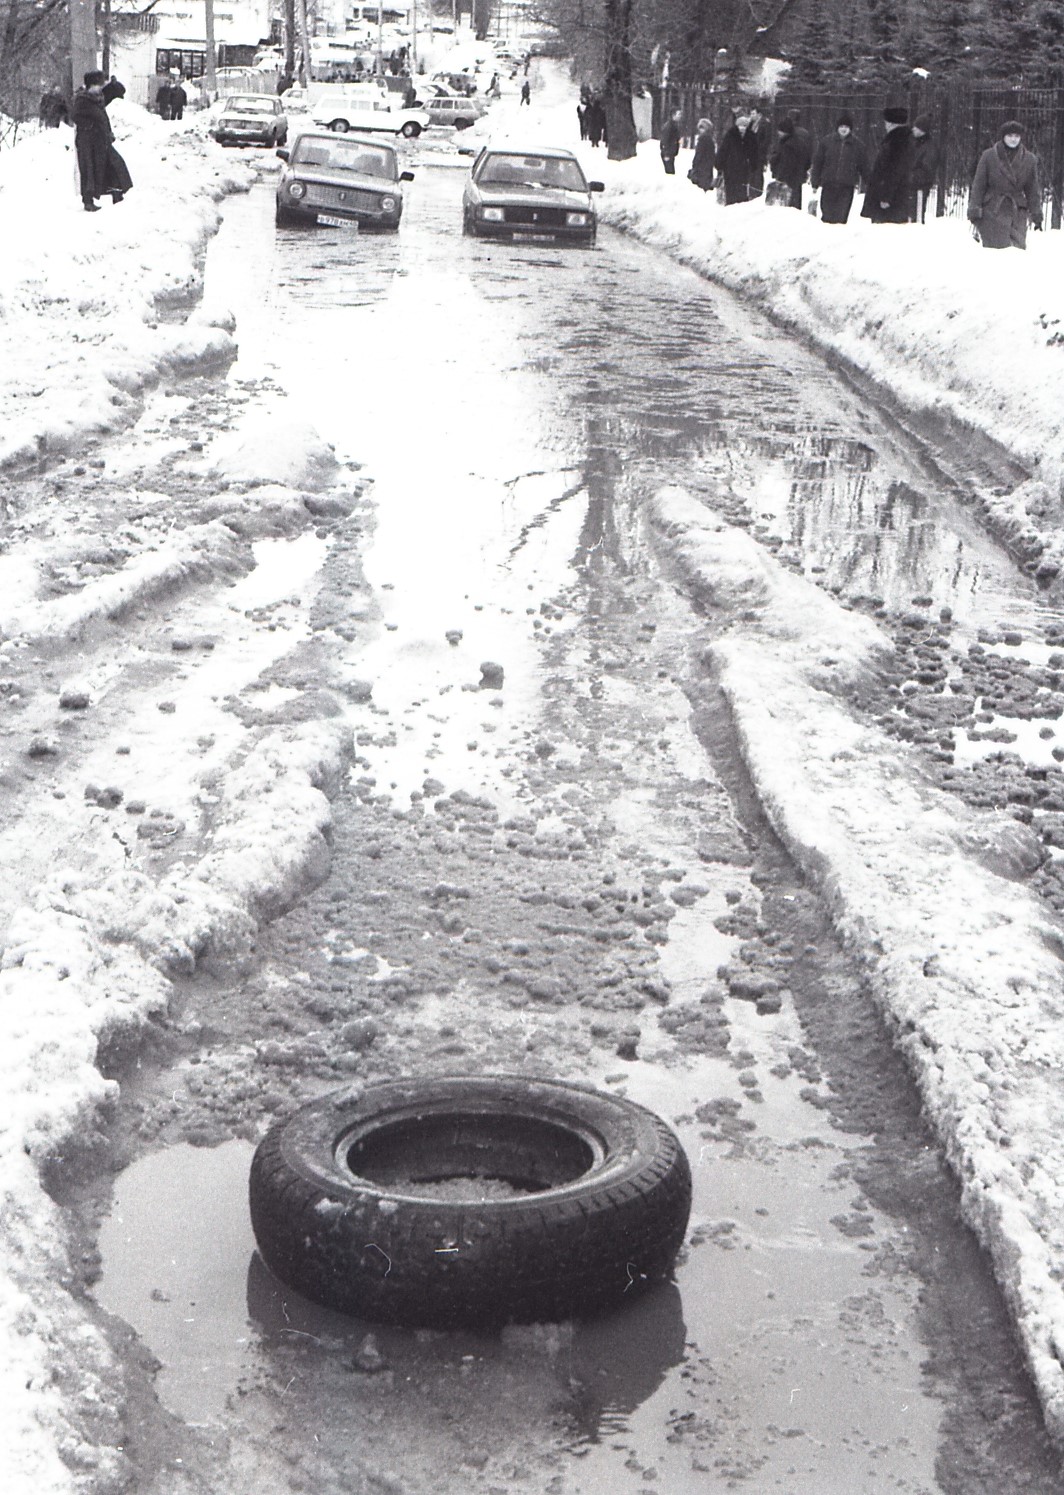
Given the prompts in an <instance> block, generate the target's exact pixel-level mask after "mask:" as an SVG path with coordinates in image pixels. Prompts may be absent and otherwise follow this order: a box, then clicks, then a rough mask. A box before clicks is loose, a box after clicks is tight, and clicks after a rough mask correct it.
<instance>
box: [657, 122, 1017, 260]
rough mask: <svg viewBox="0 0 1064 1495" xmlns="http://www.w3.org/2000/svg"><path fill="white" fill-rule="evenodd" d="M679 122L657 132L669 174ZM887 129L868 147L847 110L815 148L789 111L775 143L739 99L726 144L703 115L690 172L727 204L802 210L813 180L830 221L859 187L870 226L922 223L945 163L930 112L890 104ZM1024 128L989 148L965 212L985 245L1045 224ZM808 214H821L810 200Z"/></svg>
mask: <svg viewBox="0 0 1064 1495" xmlns="http://www.w3.org/2000/svg"><path fill="white" fill-rule="evenodd" d="M682 127H683V113H682V111H681V110H679V109H675V110H673V111H672V112H671V113H670V114H669V116H668V117H667V118H666V120H665V122H664V123H663V124H662V127H661V131H660V134H659V139H658V147H659V150H660V153H661V160H662V165H663V167H664V169H665V171H666V173H667V174H668V175H670V176H672V175H674V174H675V171H676V159H677V156H678V155H679V151H680V143H681V139H682V133H683V128H682ZM883 132H884V133H883V139H882V140H881V142H880V144H879V146H878V148H876V149H875V150H874V151H870V150H869V149H868V147H867V146H866V145H865V143H864V142H863V141H862V140H860V139H859V138H858V137H857V135H855V134H854V122H853V117H852V115H850V114H848V113H840V114H839V116H838V118H837V120H836V122H835V127H834V129H833V130H831V131H830V132H829V133H828V134H827V135H825V136H823V138H822V139H821V140H820V141H819V142H818V143H817V144H816V145H815V146H814V144H813V139H812V136H811V135H810V133H809V131H808V130H807V129H805V128H804V127H803V126H802V125H801V124H800V123H799V121H798V118H797V116H796V115H795V114H793V113H789V114H786V115H784V116H783V118H782V119H781V120H780V121H779V123H778V124H777V126H776V128H775V132H774V133H775V140H774V141H772V139H771V136H772V133H773V132H772V130H771V127H770V125H769V122H768V120H767V118H766V116H765V113H764V112H763V111H762V110H761V109H759V108H757V107H756V106H750V107H745V106H741V107H739V108H736V109H735V110H734V111H733V114H732V119H731V123H730V124H729V125H728V127H727V128H726V129H725V130H724V131H723V133H722V134H721V137H720V140H719V141H716V140H715V139H714V134H713V125H712V122H711V121H710V120H709V119H700V120H699V121H698V123H697V125H696V127H695V136H694V160H693V161H692V163H691V169H690V170H689V171H688V173H687V175H688V179H689V180H690V181H691V182H692V183H693V184H694V185H695V186H696V187H699V188H700V189H701V190H702V191H703V192H708V191H710V190H711V189H714V188H716V189H718V190H719V191H720V192H721V193H722V195H723V199H724V202H725V204H726V205H731V204H734V203H741V202H749V201H751V200H752V199H754V198H757V197H760V196H762V194H764V195H765V199H766V201H775V202H777V203H781V204H783V205H785V206H788V207H792V208H801V207H802V196H803V189H804V187H805V184H806V182H807V181H808V182H809V184H810V185H811V187H812V188H813V191H814V192H816V193H818V194H819V199H818V206H819V212H820V217H821V218H822V219H823V221H824V222H825V223H846V222H847V221H848V219H849V216H850V210H851V208H852V206H853V200H854V195H855V193H856V192H858V191H859V190H863V192H864V203H863V206H862V208H861V216H862V217H863V218H867V219H869V220H870V221H871V222H872V223H923V222H924V221H925V219H926V214H927V204H928V199H929V197H930V195H931V192H932V189H933V188H934V186H935V183H936V180H937V178H938V171H939V161H940V158H939V150H938V146H937V144H936V142H935V140H934V132H933V129H932V122H931V119H930V116H928V115H926V114H920V115H917V117H916V118H915V119H914V120H913V121H912V123H911V124H910V122H909V114H908V110H906V109H904V108H900V107H895V106H891V107H889V108H886V109H884V110H883ZM1023 134H1024V131H1023V126H1022V125H1021V124H1020V123H1019V122H1018V121H1016V120H1009V121H1008V122H1007V123H1006V124H1005V125H1004V126H1003V127H1002V130H1001V135H1000V139H999V140H998V141H997V143H996V144H995V145H993V146H991V147H990V149H989V150H986V151H984V152H983V154H982V156H981V158H980V161H979V165H978V168H977V170H976V173H975V178H974V180H973V182H972V187H971V193H970V197H969V207H968V217H969V219H970V221H971V222H972V223H973V225H974V227H975V229H976V232H977V234H978V237H979V239H980V242H981V243H982V244H983V245H984V247H985V248H987V249H1004V248H1008V247H1010V246H1012V247H1015V248H1019V249H1023V248H1025V247H1026V239H1027V227H1028V224H1030V225H1031V226H1032V227H1034V228H1036V229H1040V228H1041V227H1042V188H1041V183H1040V177H1039V169H1038V158H1037V156H1036V155H1035V154H1034V153H1033V152H1032V151H1030V150H1028V149H1027V148H1026V147H1025V145H1024V143H1023ZM766 170H767V171H768V172H769V173H770V175H771V180H770V182H769V184H768V186H767V188H766V185H765V173H766ZM810 211H811V212H812V211H815V206H814V205H812V204H811V205H810Z"/></svg>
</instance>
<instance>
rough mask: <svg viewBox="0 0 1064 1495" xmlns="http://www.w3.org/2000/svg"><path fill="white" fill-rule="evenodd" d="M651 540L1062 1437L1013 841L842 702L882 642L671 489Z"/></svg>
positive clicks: (1043, 1033) (1054, 1013) (1042, 1025)
mask: <svg viewBox="0 0 1064 1495" xmlns="http://www.w3.org/2000/svg"><path fill="white" fill-rule="evenodd" d="M654 520H655V523H656V525H657V527H658V529H659V530H660V532H661V534H662V536H663V537H664V539H665V542H666V543H667V544H668V546H669V547H670V548H671V549H672V551H673V552H674V554H675V555H676V557H677V559H678V561H679V563H680V565H681V567H682V569H683V572H684V574H685V576H686V579H687V581H688V584H689V585H690V587H691V589H692V590H693V591H694V592H696V593H697V594H698V596H699V597H700V599H702V600H703V601H704V602H706V603H708V604H709V607H710V613H709V623H710V627H711V629H714V630H715V631H716V632H717V634H718V635H719V636H718V639H717V641H716V642H714V643H713V644H712V645H711V646H710V648H709V650H708V651H707V663H709V664H710V665H711V666H712V668H713V669H714V671H715V673H716V674H717V676H718V678H719V681H720V685H721V687H722V689H723V691H724V694H725V696H726V698H727V700H728V702H729V705H730V708H731V711H732V713H733V716H734V719H735V723H736V727H737V731H738V734H739V739H740V743H741V748H742V752H743V755H744V757H745V760H746V763H747V766H748V768H749V771H750V774H751V777H752V779H753V781H754V783H755V785H756V789H757V794H758V798H759V800H760V802H761V804H762V805H763V806H764V808H765V811H766V813H767V814H768V815H769V818H770V819H771V821H772V823H773V825H774V827H775V829H776V831H777V832H778V834H779V835H780V837H781V838H782V839H783V841H784V842H785V843H786V845H787V846H788V847H789V849H790V851H791V853H792V854H793V856H794V857H795V859H796V860H797V861H798V863H799V864H800V865H801V867H802V868H803V869H804V871H805V872H806V874H807V875H808V876H809V877H810V879H811V880H813V881H814V882H815V883H816V884H817V885H818V887H819V888H820V890H821V892H822V894H823V896H824V897H825V899H826V901H827V903H828V905H829V907H830V908H831V910H832V915H833V919H834V922H835V925H836V927H837V928H838V930H839V931H840V933H841V934H842V936H843V938H844V940H845V941H846V943H847V944H848V946H849V948H850V949H851V950H852V952H853V953H854V955H855V956H856V957H857V958H858V960H860V961H861V962H862V963H863V965H864V969H865V972H866V974H867V979H868V982H869V984H870V987H871V990H872V992H873V994H874V996H875V998H876V1000H877V1002H878V1004H879V1006H880V1008H881V1010H882V1012H883V1013H884V1015H885V1016H886V1018H887V1021H888V1023H889V1025H890V1027H891V1028H892V1031H893V1033H894V1036H895V1041H896V1043H897V1045H898V1047H899V1049H900V1050H901V1052H902V1053H903V1054H904V1056H905V1058H906V1060H907V1062H908V1064H909V1067H910V1069H911V1071H912V1073H913V1075H914V1077H915V1079H916V1082H917V1085H918V1086H919V1088H920V1092H921V1096H922V1099H923V1102H924V1106H925V1109H926V1113H927V1115H928V1117H929V1118H930V1120H931V1123H932V1125H933V1126H934V1127H935V1129H936V1131H937V1133H938V1135H939V1137H940V1138H941V1140H942V1143H943V1146H944V1147H945V1149H946V1152H947V1155H948V1157H949V1160H950V1163H951V1165H952V1167H953V1169H954V1171H955V1172H956V1175H957V1177H958V1178H959V1180H960V1183H961V1190H962V1207H963V1209H964V1212H965V1215H966V1218H967V1219H968V1221H969V1222H970V1224H971V1225H972V1227H973V1229H974V1230H975V1231H976V1233H977V1234H978V1236H979V1238H980V1240H981V1241H982V1242H983V1244H984V1246H985V1247H986V1249H987V1250H988V1252H989V1253H990V1255H991V1257H992V1259H993V1261H994V1265H995V1270H996V1273H997V1276H998V1279H999V1281H1000V1282H1001V1284H1002V1287H1003V1289H1004V1291H1005V1294H1006V1297H1007V1299H1008V1301H1009V1305H1010V1308H1011V1311H1012V1314H1013V1317H1014V1319H1015V1322H1016V1325H1017V1329H1018V1332H1019V1335H1020V1338H1021V1340H1022V1343H1023V1346H1024V1349H1025V1352H1026V1355H1027V1359H1028V1362H1029V1364H1030V1368H1031V1372H1032V1375H1033V1377H1034V1380H1035V1382H1036V1384H1037V1387H1038V1391H1039V1394H1040V1397H1041V1399H1042V1403H1043V1407H1044V1410H1045V1415H1046V1421H1047V1423H1048V1425H1049V1427H1050V1429H1051V1431H1053V1433H1054V1434H1055V1435H1056V1436H1057V1437H1062V1436H1064V1289H1062V1286H1061V1277H1062V1275H1064V1023H1062V1019H1064V981H1062V971H1061V962H1060V959H1059V931H1058V929H1057V928H1056V926H1055V925H1053V924H1051V923H1050V922H1049V920H1048V919H1047V918H1046V916H1045V913H1044V911H1043V909H1042V906H1041V904H1040V903H1039V902H1038V900H1037V899H1036V898H1034V897H1033V896H1031V895H1030V894H1029V893H1028V892H1027V891H1026V890H1025V889H1024V888H1023V887H1022V886H1021V885H1019V884H1018V883H1016V882H1012V881H1009V880H1008V878H1007V877H1006V876H1003V875H1001V870H1002V869H1007V867H1008V866H1009V865H1010V861H1011V857H1012V853H1013V851H1014V849H1015V848H1014V840H1015V837H1016V836H1017V835H1020V836H1022V835H1023V834H1024V831H1023V830H1022V828H1017V825H1016V823H1015V822H1014V821H1012V820H1011V819H1010V818H1008V817H1005V816H1001V817H998V816H994V815H983V814H980V813H978V812H975V811H970V810H967V809H966V808H965V807H964V806H963V805H962V804H960V803H958V801H957V800H956V798H955V797H953V796H951V795H947V794H945V793H944V792H943V791H941V790H939V789H938V788H937V787H935V786H933V785H932V784H931V783H930V782H928V781H924V780H923V779H922V777H921V775H920V771H919V769H918V767H917V766H916V764H915V763H914V761H913V759H912V757H911V756H910V755H909V754H908V753H907V752H906V750H905V749H904V747H903V746H901V745H900V744H898V743H897V742H896V741H894V740H893V739H891V738H889V737H887V736H886V735H885V734H884V733H883V732H882V731H881V730H880V729H879V728H878V727H877V726H875V725H874V724H867V723H862V722H859V721H857V720H855V719H854V717H853V715H852V713H851V711H850V709H849V708H848V706H847V705H846V703H845V702H844V701H842V700H841V699H840V697H839V687H840V686H841V685H842V684H843V683H844V682H851V681H853V680H854V679H856V678H857V677H859V676H860V674H861V673H862V672H866V671H869V670H871V669H874V668H875V667H876V664H877V661H878V660H879V659H880V658H881V657H885V656H886V654H887V653H888V652H889V649H890V643H889V640H888V639H887V638H886V637H885V636H883V635H881V634H880V633H879V630H878V629H877V628H876V626H875V625H874V624H873V623H872V622H871V621H869V620H868V619H866V618H864V617H862V616H860V615H856V614H854V613H851V612H849V611H847V610H845V609H844V608H842V607H841V605H840V604H839V603H837V602H836V601H835V600H834V599H833V598H832V597H830V596H829V595H828V594H826V593H824V592H821V591H820V590H819V589H818V588H817V587H816V586H815V585H813V584H812V583H810V582H807V581H806V580H804V579H803V578H801V577H798V576H795V575H794V574H793V573H791V572H790V571H788V570H786V569H785V568H783V567H782V566H780V565H779V564H778V563H777V562H776V561H775V560H774V559H773V558H772V556H771V555H769V554H768V553H767V552H765V551H764V550H763V549H762V548H761V547H760V546H759V545H758V544H757V542H756V541H755V540H754V539H752V538H751V537H750V536H749V535H748V534H747V533H746V532H745V531H743V530H737V529H734V528H731V527H729V526H728V525H727V524H726V523H725V522H724V521H723V520H721V519H720V518H719V517H718V516H717V515H715V514H714V513H713V511H712V510H711V509H709V508H707V507H705V506H704V505H703V504H701V503H699V502H697V501H695V500H694V499H693V498H691V497H690V496H689V495H687V494H686V493H683V492H681V491H679V490H676V489H669V490H665V491H664V492H662V493H661V494H659V495H658V496H657V498H656V500H655V503H654Z"/></svg>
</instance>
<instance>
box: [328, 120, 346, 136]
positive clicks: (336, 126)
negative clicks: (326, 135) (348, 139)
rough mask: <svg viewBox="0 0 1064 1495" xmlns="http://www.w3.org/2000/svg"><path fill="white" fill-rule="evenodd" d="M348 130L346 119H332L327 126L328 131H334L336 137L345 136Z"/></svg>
mask: <svg viewBox="0 0 1064 1495" xmlns="http://www.w3.org/2000/svg"><path fill="white" fill-rule="evenodd" d="M350 128H351V126H350V125H349V124H348V123H347V120H346V119H334V120H333V121H332V123H331V124H330V126H329V129H330V130H335V131H336V133H337V135H346V134H347V132H348V130H349V129H350Z"/></svg>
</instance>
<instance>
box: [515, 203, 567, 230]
mask: <svg viewBox="0 0 1064 1495" xmlns="http://www.w3.org/2000/svg"><path fill="white" fill-rule="evenodd" d="M505 212H506V222H507V223H514V224H521V225H524V226H530V227H533V228H564V227H565V214H566V209H565V208H521V207H512V208H506V209H505Z"/></svg>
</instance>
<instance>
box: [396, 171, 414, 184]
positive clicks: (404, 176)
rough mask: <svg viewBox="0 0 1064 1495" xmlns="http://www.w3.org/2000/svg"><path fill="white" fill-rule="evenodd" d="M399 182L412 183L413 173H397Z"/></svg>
mask: <svg viewBox="0 0 1064 1495" xmlns="http://www.w3.org/2000/svg"><path fill="white" fill-rule="evenodd" d="M399 180H400V181H401V182H412V181H413V180H414V173H413V172H412V171H401V172H400V173H399Z"/></svg>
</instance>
